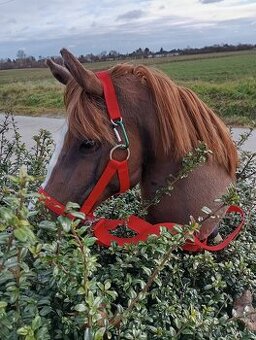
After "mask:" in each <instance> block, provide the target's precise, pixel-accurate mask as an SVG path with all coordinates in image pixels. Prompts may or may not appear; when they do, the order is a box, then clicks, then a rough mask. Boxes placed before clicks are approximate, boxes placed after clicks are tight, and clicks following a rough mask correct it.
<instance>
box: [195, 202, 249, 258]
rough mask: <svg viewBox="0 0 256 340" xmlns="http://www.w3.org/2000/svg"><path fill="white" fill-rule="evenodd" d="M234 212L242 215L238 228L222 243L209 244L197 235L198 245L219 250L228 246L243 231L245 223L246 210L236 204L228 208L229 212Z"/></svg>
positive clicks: (210, 249)
mask: <svg viewBox="0 0 256 340" xmlns="http://www.w3.org/2000/svg"><path fill="white" fill-rule="evenodd" d="M232 212H234V213H238V214H239V215H240V217H241V222H240V223H239V225H238V226H237V227H236V229H235V230H234V231H232V233H230V234H229V235H228V236H227V237H226V238H225V239H224V240H223V241H222V242H221V243H219V244H216V245H213V246H208V245H207V244H205V243H203V242H201V241H200V240H199V239H198V238H197V237H194V243H195V245H197V246H198V247H200V248H202V249H204V250H209V251H219V250H222V249H224V248H226V247H227V246H228V245H229V243H230V242H231V241H233V240H234V239H235V238H236V237H237V235H238V234H239V232H240V231H241V229H242V227H243V226H244V224H245V214H244V211H243V210H242V209H241V208H240V207H238V206H236V205H231V206H230V207H229V208H228V210H227V213H232Z"/></svg>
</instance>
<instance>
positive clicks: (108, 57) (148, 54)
mask: <svg viewBox="0 0 256 340" xmlns="http://www.w3.org/2000/svg"><path fill="white" fill-rule="evenodd" d="M252 49H256V44H255V45H253V44H238V45H231V44H221V45H218V44H216V45H212V46H204V47H201V48H192V47H189V46H188V47H186V48H184V49H176V48H175V49H172V50H169V51H168V50H165V49H163V47H161V48H160V50H159V51H156V52H153V51H151V50H150V49H149V48H148V47H146V48H144V49H142V48H141V47H140V48H138V49H136V50H134V51H133V52H131V53H125V54H124V53H120V52H117V51H115V50H111V51H109V52H107V51H102V52H101V53H99V54H93V53H89V54H86V55H83V54H82V55H80V56H79V57H78V59H79V60H80V62H81V63H92V62H97V61H115V60H132V59H143V58H145V59H146V58H161V57H170V56H177V55H189V54H202V53H213V52H215V53H216V52H229V51H230V52H231V51H242V50H252ZM47 58H49V57H47ZM51 58H52V59H53V60H55V61H56V62H59V63H61V62H62V59H61V58H60V57H55V56H52V57H51ZM45 60H46V57H42V56H39V57H38V58H36V57H34V56H27V55H26V53H25V52H24V51H23V50H19V51H18V52H17V55H16V58H14V59H11V58H7V59H0V70H7V69H19V68H43V67H46V66H45Z"/></svg>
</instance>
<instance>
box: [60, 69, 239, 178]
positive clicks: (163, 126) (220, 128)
mask: <svg viewBox="0 0 256 340" xmlns="http://www.w3.org/2000/svg"><path fill="white" fill-rule="evenodd" d="M110 72H111V75H112V78H113V81H115V80H118V78H120V77H124V76H125V75H127V74H133V75H135V76H136V77H137V78H139V79H140V81H141V82H142V83H143V84H144V86H146V87H147V88H148V89H149V90H150V92H151V95H152V98H153V101H154V104H155V107H156V116H157V117H156V118H157V123H158V128H159V130H160V136H161V146H162V149H163V151H164V152H165V154H170V153H171V154H172V157H174V159H176V160H177V159H180V158H181V157H183V156H184V155H185V154H186V153H187V152H189V151H191V150H192V149H193V148H195V147H196V146H197V144H198V141H199V140H200V141H204V142H205V143H206V145H207V146H208V148H209V149H210V150H212V151H213V158H214V159H215V160H216V162H217V163H218V164H219V165H220V166H223V167H224V168H226V170H227V171H228V173H229V174H230V176H231V177H232V178H234V177H235V170H236V167H237V162H238V158H237V151H236V148H235V145H234V143H233V142H232V140H231V138H230V135H229V131H228V129H227V127H226V126H225V124H224V123H223V122H222V121H221V119H220V118H218V117H217V116H216V115H215V114H214V112H213V111H212V110H211V109H210V108H208V107H207V106H206V105H205V104H204V103H203V102H202V101H201V100H200V99H199V98H198V96H197V95H196V94H195V93H194V92H192V91H191V90H189V89H187V88H184V87H181V86H178V85H176V84H175V83H174V82H173V81H171V80H170V79H169V78H168V77H167V76H166V75H165V74H163V73H161V72H160V71H158V70H155V69H150V68H148V67H145V66H141V65H140V66H132V65H129V64H121V65H117V66H115V67H113V68H112V69H111V70H110ZM131 87H132V84H131ZM95 98H96V97H93V96H89V95H88V94H87V93H86V92H85V91H84V90H83V89H82V88H81V87H80V86H79V85H78V84H77V83H76V82H75V81H74V80H73V81H71V82H69V83H68V85H67V89H66V94H65V103H66V106H67V111H68V114H69V129H70V131H71V132H72V134H74V135H75V136H79V137H82V136H83V137H85V136H86V138H88V139H95V140H98V141H101V142H102V141H107V142H108V143H110V144H113V143H114V136H113V131H112V129H111V127H110V123H109V119H108V118H107V115H102V112H101V110H102V106H101V103H100V99H99V98H98V99H97V98H96V99H95ZM130 100H131V101H132V98H130Z"/></svg>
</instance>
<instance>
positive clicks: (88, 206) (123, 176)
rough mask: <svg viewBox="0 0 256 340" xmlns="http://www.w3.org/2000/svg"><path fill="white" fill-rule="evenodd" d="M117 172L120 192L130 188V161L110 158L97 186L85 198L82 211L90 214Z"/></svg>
mask: <svg viewBox="0 0 256 340" xmlns="http://www.w3.org/2000/svg"><path fill="white" fill-rule="evenodd" d="M116 172H117V175H118V179H119V183H120V192H125V191H127V190H128V189H129V188H130V181H129V173H128V163H127V161H126V160H124V161H121V162H119V161H116V160H110V161H109V162H108V164H107V166H106V168H105V170H104V171H103V174H102V175H101V177H100V179H99V180H98V182H97V184H96V185H95V187H94V188H93V189H92V191H91V193H90V195H89V196H88V198H87V199H86V200H85V202H84V203H83V205H82V207H81V212H83V213H85V214H88V213H89V212H91V210H92V209H93V207H94V205H95V203H96V202H97V200H98V199H99V197H100V195H101V194H102V193H103V191H104V190H105V188H106V186H107V185H108V184H109V182H110V181H111V179H112V177H113V176H114V174H115V173H116Z"/></svg>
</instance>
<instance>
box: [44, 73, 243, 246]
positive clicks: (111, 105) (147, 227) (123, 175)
mask: <svg viewBox="0 0 256 340" xmlns="http://www.w3.org/2000/svg"><path fill="white" fill-rule="evenodd" d="M96 75H97V77H98V78H99V79H100V80H101V82H102V85H103V90H104V98H105V102H106V107H107V112H108V115H109V118H110V121H111V123H112V128H113V131H114V134H115V136H116V140H117V144H116V145H115V146H114V147H113V148H112V149H111V150H110V155H109V161H108V163H107V165H106V167H105V169H104V171H103V173H102V175H101V177H100V178H99V180H98V182H97V183H96V185H95V186H94V188H93V189H92V191H91V193H90V194H89V196H88V197H87V199H85V201H84V203H83V204H82V206H81V209H80V212H82V213H84V214H85V215H86V216H90V215H93V209H94V207H95V205H96V203H97V202H98V200H99V197H100V196H101V194H102V193H103V191H104V190H105V188H106V187H107V185H108V184H109V183H110V181H111V179H112V178H113V176H114V175H115V174H117V176H118V179H119V185H120V187H119V193H122V192H126V191H127V190H128V189H129V188H130V177H129V167H128V160H129V157H130V149H129V138H128V135H127V132H126V129H125V124H124V122H123V120H122V116H121V113H120V110H119V105H118V101H117V97H116V93H115V89H114V86H113V83H112V79H111V76H110V74H109V73H108V72H106V71H103V72H98V73H96ZM118 149H120V150H123V152H125V153H126V154H125V158H124V160H122V161H118V160H116V159H115V158H114V155H115V151H116V150H118ZM39 193H40V194H42V196H43V197H44V198H43V201H44V204H45V206H46V207H47V208H48V209H49V210H51V211H53V212H54V213H55V214H57V215H66V216H68V217H69V218H71V219H73V218H74V217H73V216H72V214H66V213H65V210H66V207H65V206H64V205H63V204H62V203H60V202H58V201H57V200H56V199H55V198H53V197H52V196H50V195H49V194H48V193H47V192H46V191H45V190H44V189H43V188H40V189H39ZM227 213H237V214H239V215H240V217H241V222H240V223H239V225H238V226H237V227H236V229H235V230H234V231H233V232H232V233H231V234H229V235H228V236H227V237H226V239H224V240H223V241H222V242H221V243H219V244H218V245H214V246H209V245H207V240H205V241H204V242H201V241H200V240H199V239H198V238H197V237H196V236H193V237H194V240H193V242H192V241H187V242H186V243H185V245H184V246H183V247H182V248H183V250H185V251H192V252H199V251H202V250H208V251H219V250H222V249H224V248H225V247H227V246H228V245H229V243H230V242H231V241H232V240H234V239H235V237H236V236H237V235H238V233H239V232H240V230H241V229H242V227H243V226H244V223H245V216H244V212H243V210H242V209H241V208H240V207H238V206H234V205H232V206H230V207H229V208H228V210H227ZM124 224H126V225H128V227H129V228H130V229H131V230H133V231H135V233H136V236H134V237H131V238H124V237H117V236H114V235H113V234H112V233H111V232H112V231H113V230H114V229H116V228H117V227H118V226H120V225H124ZM175 225H177V224H176V223H171V222H167V223H166V222H162V223H158V224H155V225H152V224H150V223H149V222H146V221H145V220H143V219H141V218H139V217H137V216H134V215H131V216H130V218H129V219H128V221H123V220H111V219H106V218H101V219H100V220H99V221H98V222H96V223H95V225H94V226H93V232H94V234H95V236H96V237H97V239H98V243H99V244H100V245H102V246H105V247H109V246H110V245H111V242H116V243H117V244H118V245H119V246H123V245H124V244H128V243H133V244H136V243H138V242H139V241H146V239H147V238H148V236H149V235H152V234H155V235H160V227H161V226H163V227H166V228H167V229H169V230H170V231H172V230H173V227H174V226H175Z"/></svg>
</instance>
